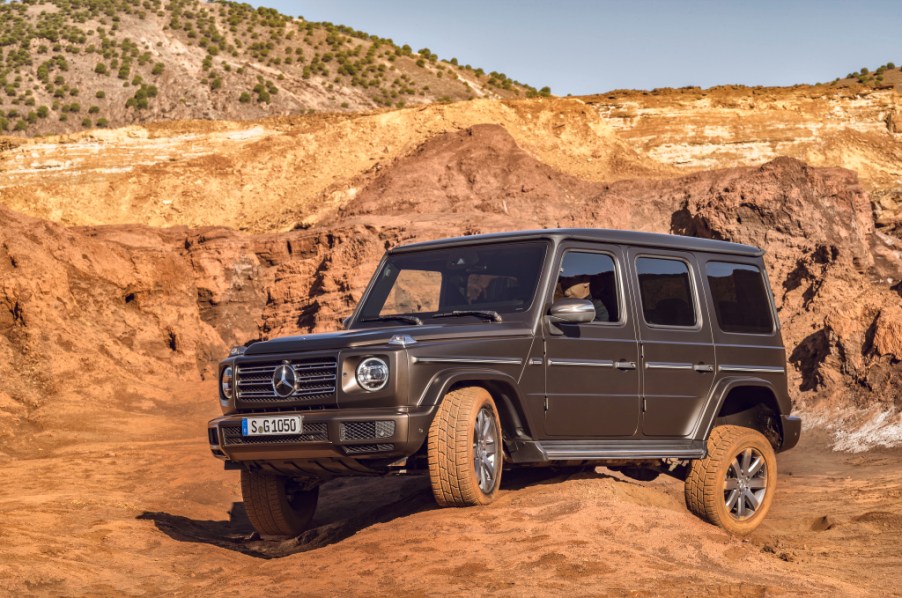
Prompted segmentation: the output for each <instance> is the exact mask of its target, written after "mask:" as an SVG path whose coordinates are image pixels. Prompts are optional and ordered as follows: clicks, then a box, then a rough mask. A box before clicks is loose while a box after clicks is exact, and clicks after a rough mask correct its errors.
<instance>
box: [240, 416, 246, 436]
mask: <svg viewBox="0 0 902 598" xmlns="http://www.w3.org/2000/svg"><path fill="white" fill-rule="evenodd" d="M241 435H242V436H247V418H246V417H245V418H244V419H242V420H241Z"/></svg>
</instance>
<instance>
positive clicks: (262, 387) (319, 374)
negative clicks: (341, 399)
mask: <svg viewBox="0 0 902 598" xmlns="http://www.w3.org/2000/svg"><path fill="white" fill-rule="evenodd" d="M283 363H284V362H282V361H270V362H251V363H245V364H238V367H237V369H236V380H237V388H238V400H239V401H241V402H244V403H254V404H262V405H271V404H273V403H276V404H277V403H280V402H284V403H293V402H297V401H327V400H330V399H334V398H335V381H336V378H337V370H338V362H337V360H336V359H335V358H334V357H314V358H310V359H295V360H292V361H291V362H290V363H291V366H292V368H293V369H294V373H295V378H296V380H297V382H296V384H295V386H294V392H293V393H292V394H291V395H290V396H287V397H281V396H279V395H278V394H276V391H275V389H274V388H273V374H274V373H275V371H276V368H278V367H280V366H281V365H282V364H283Z"/></svg>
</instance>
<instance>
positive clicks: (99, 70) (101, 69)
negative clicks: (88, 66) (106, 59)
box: [94, 62, 110, 75]
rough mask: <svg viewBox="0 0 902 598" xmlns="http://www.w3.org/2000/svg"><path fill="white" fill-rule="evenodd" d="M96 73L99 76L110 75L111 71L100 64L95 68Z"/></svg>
mask: <svg viewBox="0 0 902 598" xmlns="http://www.w3.org/2000/svg"><path fill="white" fill-rule="evenodd" d="M94 72H95V73H97V74H98V75H107V74H109V72H110V69H108V68H107V66H106V65H105V64H104V63H102V62H98V63H97V66H95V67H94Z"/></svg>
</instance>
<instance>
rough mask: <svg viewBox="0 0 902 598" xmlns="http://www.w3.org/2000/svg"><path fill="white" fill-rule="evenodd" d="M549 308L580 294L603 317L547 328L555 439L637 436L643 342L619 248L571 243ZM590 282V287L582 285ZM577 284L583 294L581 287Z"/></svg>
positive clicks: (549, 421) (549, 423)
mask: <svg viewBox="0 0 902 598" xmlns="http://www.w3.org/2000/svg"><path fill="white" fill-rule="evenodd" d="M557 260H558V261H557V264H558V278H557V281H556V283H555V285H554V288H553V289H552V296H551V297H548V301H547V305H551V304H552V303H553V302H554V301H555V300H556V299H559V298H561V297H563V296H564V294H565V293H567V292H568V291H569V292H575V293H577V294H578V295H583V294H585V292H586V286H587V287H588V294H589V296H588V297H580V296H576V297H573V298H585V299H588V300H590V301H592V302H593V304H595V305H596V306H597V309H596V313H597V316H596V318H597V319H596V321H593V322H587V323H582V324H551V323H550V322H548V320H547V318H545V319H544V326H545V331H544V334H545V364H544V365H545V397H546V399H545V431H546V433H547V434H548V435H549V436H569V437H583V438H603V437H632V436H634V435H635V434H636V433H637V430H638V427H639V419H640V415H641V398H640V391H639V369H638V367H637V366H638V363H639V344H638V342H637V340H636V331H635V327H634V324H633V321H632V318H630V317H629V315H628V314H629V309H628V308H627V306H628V305H629V304H630V301H629V296H628V294H627V293H628V288H627V285H625V284H624V277H623V272H622V265H623V263H624V261H623V252H622V250H621V248H620V247H618V246H615V245H602V244H596V243H592V244H585V243H571V244H565V245H564V246H563V247H562V253H561V254H560V255H559V256H558V257H557ZM580 285H582V286H580ZM573 289H577V291H573Z"/></svg>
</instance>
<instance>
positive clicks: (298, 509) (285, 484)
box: [241, 470, 319, 538]
mask: <svg viewBox="0 0 902 598" xmlns="http://www.w3.org/2000/svg"><path fill="white" fill-rule="evenodd" d="M241 495H242V497H243V498H244V510H245V511H246V512H247V517H248V519H250V521H251V524H253V526H254V529H255V530H257V533H258V534H260V535H261V536H262V537H264V538H285V537H291V536H297V535H299V534H301V533H302V532H303V531H304V530H306V529H307V526H309V525H310V521H311V520H312V519H313V513H314V512H315V511H316V503H317V501H318V499H319V487H318V486H317V487H314V488H312V489H305V488H304V486H302V485H301V484H300V483H299V482H298V481H296V480H293V479H292V478H288V477H285V476H279V475H275V474H270V473H262V472H250V471H246V470H242V471H241Z"/></svg>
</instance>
